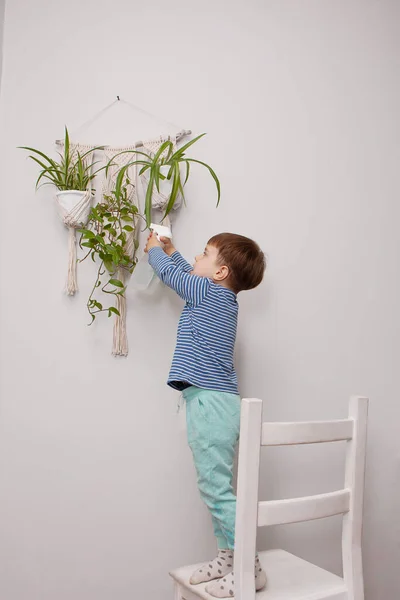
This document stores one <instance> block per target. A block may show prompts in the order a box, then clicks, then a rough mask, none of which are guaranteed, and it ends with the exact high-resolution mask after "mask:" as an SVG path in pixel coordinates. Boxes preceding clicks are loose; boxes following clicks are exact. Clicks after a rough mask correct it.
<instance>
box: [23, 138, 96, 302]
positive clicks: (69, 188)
mask: <svg viewBox="0 0 400 600" xmlns="http://www.w3.org/2000/svg"><path fill="white" fill-rule="evenodd" d="M57 145H58V146H59V147H60V148H62V149H63V151H62V152H59V157H60V158H59V160H58V161H56V160H53V159H52V158H50V157H49V156H47V155H46V154H44V153H43V152H41V151H40V150H37V149H35V148H30V147H26V146H24V147H22V148H23V149H24V150H28V151H29V152H31V153H32V154H31V155H30V158H31V159H32V160H33V161H34V162H35V163H37V164H38V165H39V166H40V168H41V171H40V174H39V177H38V179H37V181H36V189H37V188H38V187H40V185H53V186H55V187H56V188H57V189H58V192H56V195H55V197H56V201H57V208H58V212H59V215H60V217H61V219H62V221H63V223H64V225H65V226H66V227H67V228H68V271H67V280H66V285H65V292H66V294H67V295H69V296H73V295H74V294H75V293H76V292H77V291H78V282H77V252H76V243H77V240H76V229H78V228H80V227H82V226H83V225H84V224H85V223H86V222H87V220H88V216H89V212H90V207H91V202H92V198H93V194H94V190H92V181H93V179H94V177H95V176H96V174H97V173H98V172H99V171H101V170H102V169H103V168H104V167H102V168H101V169H98V170H97V171H96V172H93V166H94V163H93V158H94V153H95V151H96V150H100V149H102V148H101V147H97V148H92V147H89V148H88V147H83V146H80V144H71V143H70V139H69V134H68V129H67V128H65V138H64V140H59V141H58V142H57ZM39 184H40V185H39Z"/></svg>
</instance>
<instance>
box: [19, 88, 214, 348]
mask: <svg viewBox="0 0 400 600" xmlns="http://www.w3.org/2000/svg"><path fill="white" fill-rule="evenodd" d="M119 102H121V103H124V104H125V105H127V106H129V107H131V108H132V109H133V110H135V111H139V112H142V113H144V114H146V115H148V116H150V117H151V118H153V119H155V120H159V119H158V118H157V117H155V116H154V115H151V114H150V113H147V112H146V111H144V110H143V109H140V108H139V107H137V106H135V105H132V104H131V103H129V102H126V101H125V100H121V99H120V98H119V96H117V100H116V101H114V102H113V103H111V104H110V105H108V106H107V107H106V108H104V109H103V110H102V111H100V112H99V113H98V114H96V115H95V116H94V117H93V118H92V119H91V120H89V121H87V122H86V123H84V124H83V125H82V126H81V127H80V128H79V131H81V132H82V130H83V129H84V128H87V127H88V126H89V125H91V124H93V123H94V121H96V120H98V119H99V118H100V117H101V116H102V115H103V114H104V113H105V112H106V111H108V110H109V109H110V108H112V107H113V106H115V105H116V104H117V103H119ZM164 123H166V124H168V125H169V127H174V128H175V130H177V129H178V130H179V128H178V127H177V126H175V125H174V124H172V123H168V122H164ZM190 134H191V131H187V130H182V129H181V130H179V131H178V133H177V134H175V135H174V136H170V135H166V136H159V137H157V138H155V139H151V140H147V141H138V142H136V143H134V144H132V145H129V146H124V147H113V146H109V145H102V146H90V145H88V144H83V143H79V142H78V141H77V140H76V138H77V132H75V134H74V141H73V142H70V138H69V133H68V130H67V129H66V132H65V139H64V140H56V144H57V147H58V150H59V151H60V152H59V156H60V160H59V161H58V162H56V161H54V160H53V159H51V158H50V157H48V156H46V155H45V154H44V153H42V152H41V151H39V150H36V149H33V148H27V147H24V149H26V150H29V151H30V152H31V153H32V154H31V156H30V158H32V159H33V160H34V161H35V162H36V163H37V164H39V165H40V167H41V172H40V175H39V177H38V180H37V184H38V183H39V182H41V180H42V179H44V180H47V182H46V183H50V184H52V185H54V186H55V187H56V188H58V191H57V193H56V200H57V207H58V211H59V214H60V217H61V218H62V221H63V223H64V225H65V226H66V227H67V229H68V239H69V242H68V273H67V282H66V293H67V294H68V295H74V294H75V293H76V292H77V291H78V283H77V264H78V263H79V262H80V261H82V260H85V259H86V258H87V257H88V256H91V258H92V259H93V261H94V262H99V265H98V272H97V279H96V280H95V284H94V286H93V290H92V292H91V295H90V297H89V300H88V302H87V307H88V311H89V313H90V316H91V318H92V322H93V321H94V320H95V318H96V314H98V313H101V312H106V313H107V314H108V316H109V317H111V316H115V319H114V333H113V346H112V354H114V355H115V356H127V355H128V339H127V332H126V297H125V293H124V292H125V289H126V285H127V283H128V280H129V276H130V274H131V273H132V272H133V270H134V268H135V265H136V263H137V251H138V250H139V247H140V244H139V242H140V232H141V231H143V230H144V229H146V227H149V225H150V222H156V223H159V222H162V223H163V224H165V225H168V226H171V223H170V218H169V214H170V212H171V211H172V210H176V209H178V208H179V207H180V206H181V205H182V202H183V199H184V186H185V184H186V182H187V180H188V178H189V173H190V166H191V165H192V164H193V163H197V164H200V165H202V166H203V167H205V168H206V169H208V171H209V173H210V174H211V176H212V178H213V179H214V182H215V184H216V187H217V191H218V201H217V206H218V203H219V199H220V184H219V180H218V178H217V176H216V174H215V172H214V171H213V170H212V169H211V167H210V166H209V165H207V164H206V163H204V162H202V161H199V160H197V159H193V158H188V157H187V156H186V150H187V148H189V147H190V146H192V145H193V144H194V143H195V142H197V141H198V140H199V139H200V138H201V137H203V135H205V134H202V135H200V136H198V137H196V138H195V139H192V140H191V141H190V142H186V143H185V144H184V145H182V146H179V145H178V143H179V142H180V141H181V140H182V139H184V138H185V137H186V136H188V135H190ZM96 165H100V166H96ZM100 180H101V181H100ZM42 183H43V182H42ZM94 183H95V186H96V189H98V190H101V196H102V198H101V199H98V203H97V204H95V203H94V201H93V200H94V197H95V190H94V185H93V184H94ZM99 183H100V185H99ZM78 236H79V237H78ZM78 239H79V245H80V247H81V248H82V250H85V251H86V255H85V256H83V258H80V259H78V258H77V244H78ZM104 278H105V282H104ZM97 290H98V291H101V292H104V294H105V297H107V298H110V297H111V298H115V306H106V307H105V306H103V304H102V302H100V301H99V300H98V299H97V297H95V294H96V291H97Z"/></svg>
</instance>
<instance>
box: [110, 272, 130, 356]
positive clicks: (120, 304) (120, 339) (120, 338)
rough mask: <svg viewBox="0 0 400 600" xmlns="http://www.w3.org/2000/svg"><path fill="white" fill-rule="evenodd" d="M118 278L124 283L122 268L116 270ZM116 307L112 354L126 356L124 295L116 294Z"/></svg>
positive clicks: (126, 337) (126, 339)
mask: <svg viewBox="0 0 400 600" xmlns="http://www.w3.org/2000/svg"><path fill="white" fill-rule="evenodd" d="M117 276H118V279H120V281H122V282H123V283H124V285H125V274H124V273H123V271H122V269H119V270H118V275H117ZM116 309H117V310H118V312H119V316H118V315H117V316H116V317H115V320H114V333H113V348H112V354H113V356H128V352H129V346H128V336H127V333H126V298H125V296H117V301H116Z"/></svg>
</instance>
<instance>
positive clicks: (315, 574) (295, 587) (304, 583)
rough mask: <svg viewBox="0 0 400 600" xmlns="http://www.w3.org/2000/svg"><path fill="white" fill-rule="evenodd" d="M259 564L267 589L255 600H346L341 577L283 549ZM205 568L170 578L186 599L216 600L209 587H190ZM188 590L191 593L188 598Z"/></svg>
mask: <svg viewBox="0 0 400 600" xmlns="http://www.w3.org/2000/svg"><path fill="white" fill-rule="evenodd" d="M259 556H260V561H261V564H262V566H263V567H264V569H265V571H266V573H267V578H268V581H267V586H266V587H265V589H264V590H261V591H260V592H257V595H256V600H323V599H328V598H332V599H333V598H334V600H345V598H346V586H345V584H344V581H343V579H342V578H341V577H338V576H337V575H334V574H333V573H329V571H325V570H324V569H321V568H320V567H317V566H316V565H313V564H311V563H309V562H307V561H305V560H303V559H301V558H298V557H297V556H294V555H293V554H289V552H285V551H284V550H268V551H266V552H260V553H259ZM201 566H202V565H201V564H200V565H191V566H188V567H182V568H180V569H176V570H175V571H172V572H171V573H170V575H171V577H172V578H173V579H174V580H175V581H177V582H178V583H179V584H180V586H181V587H182V588H183V589H182V590H181V592H182V596H183V598H184V599H185V600H192V599H195V598H202V599H203V600H215V599H213V597H212V596H210V595H209V594H207V592H206V591H205V588H206V585H207V584H205V583H204V584H200V585H190V583H189V579H190V576H191V575H192V573H193V571H195V570H196V569H198V568H200V567H201ZM185 591H186V592H188V593H187V594H186V597H185Z"/></svg>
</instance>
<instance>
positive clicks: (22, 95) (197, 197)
mask: <svg viewBox="0 0 400 600" xmlns="http://www.w3.org/2000/svg"><path fill="white" fill-rule="evenodd" d="M399 24H400V5H399V3H398V2H397V1H396V0H392V1H390V0H383V1H381V2H375V1H373V0H367V1H363V2H361V1H355V0H342V1H339V0H337V1H333V0H332V1H331V2H318V1H310V0H307V1H303V2H297V1H288V0H273V1H270V2H259V1H257V0H249V1H248V2H246V3H245V2H239V1H237V0H234V1H230V2H228V1H226V2H222V1H220V2H216V1H215V0H203V1H202V2H200V3H193V2H187V1H184V0H171V1H170V2H162V1H161V0H153V1H152V2H146V3H144V2H141V3H139V2H134V1H133V0H114V2H112V3H110V2H109V1H108V0H107V1H106V0H87V1H86V2H81V1H80V0H79V1H78V0H70V1H69V2H60V1H58V2H57V1H54V0H37V1H36V2H29V1H28V0H12V1H11V0H9V1H8V2H7V6H6V22H5V45H4V52H5V63H4V71H3V89H2V95H1V135H0V140H1V165H2V168H3V173H2V177H1V195H0V198H1V202H2V207H3V210H2V215H1V220H0V243H1V247H0V253H1V289H2V293H1V388H0V389H1V412H0V486H1V489H0V597H1V598H2V599H4V600H28V599H29V600H50V599H53V598H55V597H57V600H111V599H114V598H117V597H118V598H119V599H120V600H128V599H131V598H139V597H142V598H146V600H159V599H161V598H170V597H171V595H170V593H171V592H170V583H169V579H168V575H167V573H168V569H170V568H171V567H174V566H178V565H180V564H185V563H187V562H188V561H198V560H202V559H206V558H209V557H210V556H212V554H213V551H214V546H213V538H212V532H211V525H210V523H209V518H208V516H207V514H206V511H205V510H204V509H203V507H202V505H201V503H200V500H199V498H198V496H197V491H196V487H195V475H194V472H193V466H192V463H191V457H190V454H189V451H188V449H187V447H186V444H185V432H184V423H183V416H182V415H180V416H179V417H177V415H176V401H177V396H176V394H175V392H173V391H172V390H169V389H168V388H167V387H166V386H165V384H164V380H165V379H166V376H167V372H168V368H169V363H170V358H171V353H172V350H173V346H174V339H175V328H176V322H177V319H178V315H179V311H180V308H181V304H180V302H179V300H177V299H176V298H175V297H174V296H173V294H172V293H169V292H168V291H166V290H164V291H163V292H162V294H160V296H159V297H152V298H150V299H149V298H142V297H136V298H134V299H131V301H130V304H129V322H128V327H129V338H130V345H131V353H130V355H129V357H128V358H127V359H126V360H117V359H114V358H112V357H111V356H110V344H111V324H110V322H109V321H108V322H106V320H105V321H102V322H101V321H99V322H98V323H96V324H95V325H94V326H93V327H92V328H88V327H86V323H87V315H86V312H85V299H86V296H87V293H88V290H89V287H90V283H91V279H92V277H93V268H92V265H90V264H85V265H84V266H83V268H82V269H81V270H80V287H81V291H80V293H79V295H78V296H77V297H75V298H73V299H70V298H66V297H65V296H63V295H62V291H61V290H62V287H63V283H64V275H65V264H66V234H65V232H64V231H63V229H62V226H61V224H60V223H59V221H58V220H57V217H56V215H55V210H54V202H53V200H52V194H51V190H49V189H48V188H47V189H46V191H42V192H40V193H38V194H37V195H36V196H35V194H34V188H33V185H34V179H35V175H36V170H35V168H34V165H33V164H30V163H29V162H28V161H26V160H25V156H24V155H23V153H22V151H20V150H17V149H16V146H17V145H25V144H28V145H34V146H36V147H40V148H43V149H45V150H47V151H49V152H50V151H52V148H53V145H52V143H53V140H54V138H55V137H60V136H62V133H63V126H64V124H65V123H67V124H68V125H69V127H70V128H71V130H72V131H73V130H74V129H75V128H76V127H77V126H79V125H80V124H81V123H82V122H84V121H85V120H87V119H89V118H90V117H92V115H93V114H95V113H96V112H97V111H98V110H100V109H101V108H102V107H103V106H105V105H106V104H108V103H110V102H111V101H112V100H113V99H114V98H115V96H116V95H117V94H119V95H121V97H123V98H126V99H127V100H130V101H131V102H134V103H136V104H138V105H140V106H142V107H144V108H145V109H147V110H149V111H151V112H155V113H157V114H159V115H161V116H164V117H165V118H166V119H168V120H169V121H173V122H177V123H178V125H181V126H182V127H190V128H192V129H193V131H194V132H195V133H200V132H202V131H207V132H208V134H209V135H208V136H207V138H206V139H204V140H203V141H202V142H201V144H199V145H198V148H197V150H196V154H197V156H198V157H199V158H202V159H205V160H207V161H209V162H210V163H211V164H212V165H213V166H214V167H215V169H216V170H217V172H218V173H219V175H220V178H221V181H222V186H223V199H222V203H221V207H220V208H219V209H218V210H217V211H216V210H215V208H214V201H215V197H214V189H213V184H212V182H211V181H209V180H208V178H207V177H206V176H205V175H201V174H200V173H199V174H198V175H195V174H194V173H193V180H192V183H191V184H190V188H189V189H188V201H189V207H188V208H187V210H184V211H182V213H181V215H180V217H179V222H178V224H177V226H176V229H175V233H176V241H177V244H178V245H179V247H180V248H181V249H182V251H183V252H184V253H185V254H186V255H187V256H188V257H189V258H190V257H191V256H193V255H194V253H195V252H197V251H198V250H199V249H201V248H202V247H203V245H204V242H205V241H206V240H207V239H208V237H209V236H210V235H212V234H214V233H216V232H218V231H221V230H230V231H236V232H240V233H243V234H247V235H250V236H252V237H254V238H255V239H256V240H258V241H260V242H261V244H262V245H263V248H264V249H265V250H266V251H267V252H268V254H269V257H270V269H269V275H268V278H267V280H266V282H265V284H263V286H262V287H260V288H259V289H258V290H256V291H254V292H251V293H248V294H243V296H242V297H241V299H240V304H241V320H240V332H239V340H238V368H239V372H240V377H241V388H242V393H243V395H247V396H260V397H262V398H264V399H265V412H266V415H267V416H269V417H270V418H271V419H286V418H290V419H292V418H293V419H296V418H317V419H318V418H325V417H329V418H330V417H341V416H342V415H344V414H345V413H346V410H347V399H348V396H349V395H350V394H352V393H358V394H365V395H369V396H370V397H371V408H370V428H369V447H368V469H367V481H366V484H367V490H366V504H365V544H364V558H365V572H366V588H367V600H381V599H382V598H391V599H394V598H395V597H397V595H398V590H399V572H398V565H399V560H400V546H399V539H400V526H399V522H400V521H399V514H398V510H399V491H400V485H399V480H400V479H399V474H400V470H399V467H400V445H399V436H398V431H399V418H400V409H399V392H400V389H399V388H400V385H399V376H398V364H399V358H400V356H399V355H400V342H399V333H400V332H399V326H400V317H399V311H398V307H399V303H400V288H399V279H398V257H399V251H400V240H399V235H398V226H399V220H400V208H399V207H400V202H399V179H398V169H399V164H400V149H399V141H398V140H399V135H400V127H399V119H398V110H399V101H400V89H399V72H400V71H399V67H400V64H399V62H400V59H399V57H400V53H399V50H400V47H399V46H400V43H399V40H400V31H399V29H400V25H399ZM161 131H169V132H170V133H173V130H171V129H168V128H162V127H161V126H160V125H159V124H158V123H156V122H154V121H152V120H150V119H147V118H144V117H143V115H141V114H140V113H134V112H132V111H129V110H125V109H124V108H123V107H122V106H117V107H115V110H114V109H113V112H109V113H108V115H107V116H106V117H105V118H104V120H102V121H99V122H98V123H96V124H95V125H93V126H92V128H91V129H90V131H86V134H85V135H86V138H87V141H89V142H93V143H108V142H110V143H113V142H121V143H123V142H133V141H135V140H136V139H141V138H142V137H148V136H151V135H156V134H158V133H160V132H161ZM343 450H344V449H343V448H342V447H330V448H317V449H315V448H310V449H300V450H297V451H294V450H288V451H287V452H284V451H282V450H280V451H277V452H269V453H268V454H266V455H265V457H263V466H264V472H263V473H264V474H263V478H264V483H263V495H264V497H270V498H276V497H281V496H284V495H285V494H287V495H293V496H295V495H300V494H302V493H308V492H313V491H315V492H322V491H325V490H333V489H335V488H337V487H340V486H341V484H342V473H341V468H342V466H343ZM339 542H340V523H339V521H338V520H329V521H326V522H320V523H315V524H313V525H301V526H292V527H291V528H287V529H283V530H282V529H280V530H274V531H269V532H263V533H262V534H261V536H260V544H261V546H262V547H267V546H268V547H271V546H276V545H282V546H283V547H285V548H287V549H289V550H294V551H296V552H299V553H300V554H301V555H303V556H304V557H306V558H309V559H311V560H315V561H316V562H317V563H319V564H321V565H322V566H324V567H328V568H331V569H334V570H335V571H339V570H340V560H339V546H340V544H339ZM396 590H397V593H396Z"/></svg>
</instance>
